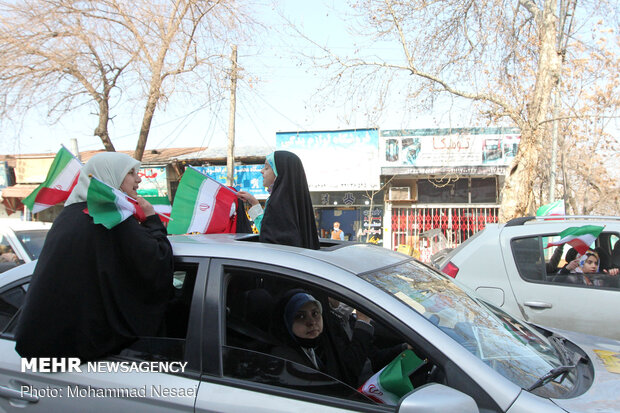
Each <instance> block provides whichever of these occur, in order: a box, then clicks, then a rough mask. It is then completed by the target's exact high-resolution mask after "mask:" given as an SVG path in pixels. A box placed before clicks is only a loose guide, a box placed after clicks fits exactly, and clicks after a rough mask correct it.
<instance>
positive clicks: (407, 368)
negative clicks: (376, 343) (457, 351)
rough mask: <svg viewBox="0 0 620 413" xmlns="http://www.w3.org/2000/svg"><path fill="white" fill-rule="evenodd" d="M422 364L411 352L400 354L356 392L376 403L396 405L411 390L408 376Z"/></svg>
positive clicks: (411, 386)
mask: <svg viewBox="0 0 620 413" xmlns="http://www.w3.org/2000/svg"><path fill="white" fill-rule="evenodd" d="M422 364H424V361H423V360H421V359H420V358H419V357H418V356H416V354H415V353H414V352H413V351H411V350H405V351H403V352H402V353H400V354H399V355H398V356H397V357H396V358H395V359H394V360H392V361H391V362H390V363H389V364H388V365H387V366H385V367H384V368H382V369H381V370H379V371H378V372H377V373H375V374H374V375H373V376H372V377H371V378H369V379H368V380H366V382H365V383H364V384H362V386H361V387H360V388H359V389H358V391H359V392H360V393H362V394H364V395H365V396H367V397H368V398H370V399H372V400H374V401H376V402H377V403H385V404H391V405H394V406H396V405H398V401H399V400H400V399H401V397H403V396H404V395H406V394H407V393H409V392H410V391H412V390H413V385H412V384H411V380H410V379H409V375H411V373H413V372H414V371H415V370H416V369H417V368H418V367H420V366H421V365H422Z"/></svg>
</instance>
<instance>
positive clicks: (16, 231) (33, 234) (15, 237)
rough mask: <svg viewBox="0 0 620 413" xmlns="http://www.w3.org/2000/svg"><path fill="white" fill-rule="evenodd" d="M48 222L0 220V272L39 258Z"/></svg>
mask: <svg viewBox="0 0 620 413" xmlns="http://www.w3.org/2000/svg"><path fill="white" fill-rule="evenodd" d="M51 226H52V224H50V223H49V222H33V221H22V220H19V219H12V218H3V219H0V248H1V251H0V253H1V254H2V255H1V256H0V272H3V271H6V270H8V269H10V268H13V267H15V266H17V265H20V264H23V263H25V262H30V261H32V260H36V259H37V258H39V254H40V253H41V248H43V243H44V242H45V237H46V236H47V231H49V229H50V228H51Z"/></svg>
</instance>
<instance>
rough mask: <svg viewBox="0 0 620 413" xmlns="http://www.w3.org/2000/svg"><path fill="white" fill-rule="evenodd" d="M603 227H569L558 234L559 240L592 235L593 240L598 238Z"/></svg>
mask: <svg viewBox="0 0 620 413" xmlns="http://www.w3.org/2000/svg"><path fill="white" fill-rule="evenodd" d="M603 228H604V227H601V226H599V225H584V226H582V227H570V228H566V229H565V230H564V231H562V232H560V234H559V235H560V238H564V237H569V236H573V237H580V236H582V235H592V236H593V237H594V238H596V237H598V236H599V234H600V233H601V231H603Z"/></svg>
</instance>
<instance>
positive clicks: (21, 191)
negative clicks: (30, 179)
mask: <svg viewBox="0 0 620 413" xmlns="http://www.w3.org/2000/svg"><path fill="white" fill-rule="evenodd" d="M38 186H39V185H37V184H16V185H13V186H7V187H6V188H4V189H3V190H2V198H4V199H6V198H19V199H24V198H26V197H27V196H28V195H30V193H31V192H32V191H34V190H35V189H37V187H38Z"/></svg>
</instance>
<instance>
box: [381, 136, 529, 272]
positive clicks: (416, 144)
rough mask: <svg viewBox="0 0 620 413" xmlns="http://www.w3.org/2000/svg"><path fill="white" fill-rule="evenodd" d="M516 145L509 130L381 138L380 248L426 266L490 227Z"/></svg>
mask: <svg viewBox="0 0 620 413" xmlns="http://www.w3.org/2000/svg"><path fill="white" fill-rule="evenodd" d="M519 140H520V135H519V131H518V129H514V128H474V129H471V128H462V129H410V130H385V131H381V140H380V144H381V148H380V153H381V154H382V156H381V176H382V180H386V181H389V189H388V192H387V195H388V196H387V200H386V206H385V210H386V211H385V216H384V222H386V225H385V229H386V238H387V239H386V240H385V242H384V245H385V246H386V247H388V248H392V249H401V250H403V249H408V250H409V252H410V253H413V254H414V255H418V256H419V257H420V259H422V260H423V261H428V260H429V258H430V255H431V254H433V253H435V252H437V251H438V250H439V249H441V248H445V247H455V246H457V245H459V244H460V243H462V242H464V241H465V240H466V239H467V238H469V237H470V236H471V235H473V234H475V233H476V232H478V231H480V230H481V229H483V228H484V227H485V225H486V224H487V223H492V222H497V216H498V211H499V204H500V198H499V194H500V188H501V187H502V186H503V183H504V176H505V174H506V171H507V168H508V167H509V164H510V162H511V161H512V159H513V158H514V156H515V154H516V151H517V147H518V143H519ZM403 247H404V248H403Z"/></svg>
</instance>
